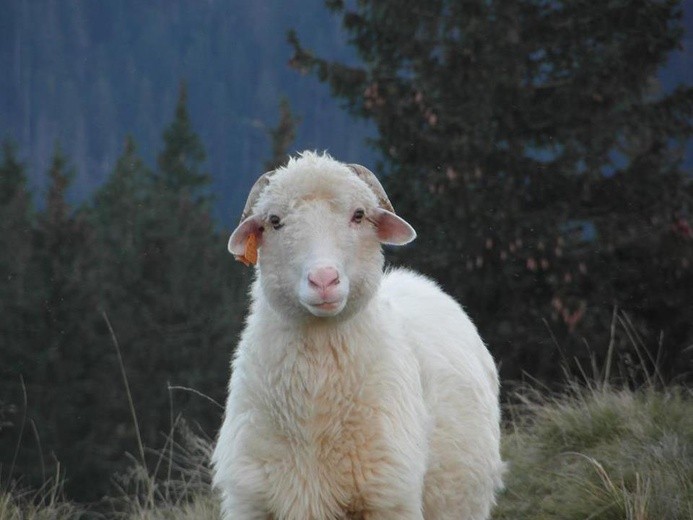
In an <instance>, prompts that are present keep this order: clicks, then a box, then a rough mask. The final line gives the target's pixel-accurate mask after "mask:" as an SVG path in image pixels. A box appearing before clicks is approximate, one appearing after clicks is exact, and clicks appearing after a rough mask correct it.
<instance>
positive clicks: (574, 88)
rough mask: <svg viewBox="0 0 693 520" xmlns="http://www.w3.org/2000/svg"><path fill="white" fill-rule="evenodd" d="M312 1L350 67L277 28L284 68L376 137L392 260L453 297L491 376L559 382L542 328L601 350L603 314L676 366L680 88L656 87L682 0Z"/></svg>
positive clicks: (682, 334) (684, 280) (686, 280)
mask: <svg viewBox="0 0 693 520" xmlns="http://www.w3.org/2000/svg"><path fill="white" fill-rule="evenodd" d="M327 4H328V6H329V7H330V8H331V9H333V10H334V11H336V12H337V13H339V14H340V15H341V16H342V20H343V23H344V27H345V29H346V31H347V33H348V34H349V37H350V42H351V44H352V45H353V47H354V48H355V49H356V51H357V52H358V54H359V56H360V58H361V63H360V64H359V65H345V64H343V63H340V62H332V61H329V60H327V59H324V58H321V57H320V56H316V55H315V54H314V53H313V52H311V51H310V50H309V49H306V48H304V47H303V46H302V45H301V42H300V41H299V39H298V36H297V35H296V34H295V33H291V34H290V35H289V40H290V42H291V44H292V45H293V47H294V56H293V58H292V61H291V63H292V64H293V65H294V67H296V68H297V69H298V70H300V71H302V72H312V73H314V74H315V75H316V76H317V77H318V78H319V79H320V80H321V81H324V82H327V83H329V85H330V86H331V88H332V91H333V93H334V95H335V96H337V97H339V98H340V99H342V100H344V101H345V104H346V105H347V107H348V108H349V110H350V111H351V112H352V113H354V114H356V115H358V116H360V117H364V118H366V119H369V120H372V121H373V122H374V123H375V124H376V126H377V128H378V132H379V135H378V138H377V139H376V141H375V143H376V146H377V147H378V149H379V150H380V152H381V156H382V164H381V165H380V168H378V170H379V173H381V174H384V175H385V176H386V179H385V181H386V185H387V187H388V189H389V190H390V193H391V195H392V198H393V199H394V201H395V202H396V203H397V204H396V207H398V209H399V210H400V211H401V212H402V213H403V214H404V215H406V217H407V218H410V219H412V220H413V221H414V223H415V224H416V226H417V227H418V228H419V230H420V238H419V240H418V241H417V242H418V245H417V246H415V247H414V248H413V249H410V250H405V251H404V252H403V253H402V254H401V255H400V259H401V260H403V261H405V262H408V263H412V264H414V265H416V266H417V267H419V268H421V269H423V270H424V271H426V272H428V273H430V274H433V275H434V276H435V277H436V278H438V279H439V280H441V281H442V282H443V283H444V285H445V286H446V287H447V288H448V290H450V291H452V292H453V293H454V294H455V295H456V296H458V297H459V298H460V300H461V301H462V302H463V304H464V305H465V306H467V308H468V309H469V310H470V312H471V314H472V315H473V317H474V318H476V320H477V322H478V323H479V325H480V327H481V329H482V332H483V334H484V336H485V337H486V338H487V340H488V341H489V343H490V345H491V347H492V348H493V350H494V351H495V353H496V355H497V356H498V357H499V359H501V360H502V362H503V367H504V371H505V376H506V377H508V376H509V377H519V376H520V374H521V370H525V371H528V372H530V373H532V374H535V375H539V376H541V377H544V378H545V379H551V378H555V377H559V376H560V375H561V369H560V363H559V362H558V359H557V358H558V356H557V353H556V349H555V348H554V347H553V346H552V344H553V342H554V340H553V339H551V335H550V333H549V330H548V329H551V333H553V335H554V336H555V337H556V338H557V339H558V341H559V343H562V344H563V345H564V347H565V348H569V347H570V346H571V345H572V343H571V342H573V341H574V344H575V345H574V346H576V348H579V349H580V350H581V352H584V353H585V354H586V349H584V347H582V340H581V337H584V336H587V337H589V338H590V339H591V342H592V343H591V347H592V348H594V349H598V348H599V346H600V345H602V344H603V345H604V346H606V345H607V343H608V341H607V338H605V336H606V332H604V331H608V329H609V327H608V325H609V323H608V322H609V320H610V318H611V315H612V310H613V308H614V306H619V307H620V308H623V309H626V310H627V311H630V312H631V313H633V315H634V316H635V319H636V321H638V323H641V324H642V325H643V330H644V331H646V332H649V333H651V337H653V338H656V337H657V336H658V335H659V333H660V331H662V332H663V333H664V338H665V343H664V348H663V350H662V358H661V360H660V363H661V365H662V366H661V367H660V368H663V369H664V372H667V373H668V374H669V375H672V374H674V373H676V371H677V370H680V367H679V368H677V363H678V362H677V359H679V356H680V355H681V354H683V352H684V349H685V346H686V345H688V344H690V342H691V340H693V326H691V323H690V319H687V318H686V316H690V315H691V313H692V312H693V308H692V307H691V302H690V297H689V295H688V296H687V291H688V289H684V287H690V286H691V280H692V273H691V266H690V262H689V261H687V259H688V258H690V255H691V241H690V239H689V238H686V237H684V236H681V235H680V234H679V235H676V233H677V232H676V231H674V227H672V226H673V223H672V220H676V219H678V220H677V221H681V223H682V224H681V225H682V226H685V224H686V223H687V222H689V219H690V213H689V211H690V207H691V198H690V174H689V173H686V172H684V171H683V170H682V167H681V157H682V156H681V150H682V149H684V148H685V146H686V143H687V142H688V139H689V137H690V135H691V128H692V127H691V116H692V114H693V89H691V88H690V86H679V87H678V88H676V89H674V90H673V91H672V92H664V91H662V89H660V88H658V87H657V84H656V74H657V71H658V69H659V67H661V66H662V64H663V63H664V62H665V61H666V59H667V56H668V55H669V53H670V52H671V51H672V50H674V49H676V48H677V47H679V46H680V44H681V37H682V27H681V3H680V2H679V1H675V0H668V1H664V2H660V1H652V0H638V1H636V2H603V1H601V0H585V1H582V2H568V1H557V2H545V1H542V0H522V1H519V2H517V1H512V2H511V1H505V0H494V1H491V2H488V1H484V0H470V1H464V2H458V1H452V0H450V1H447V0H443V1H437V2H426V3H421V2H415V1H405V2H402V1H399V0H384V1H374V0H364V1H361V2H358V3H356V4H349V6H348V7H347V4H346V3H345V2H343V1H340V0H337V1H334V0H333V1H329V2H327ZM648 252H649V253H648ZM540 338H546V339H545V340H542V339H540ZM552 353H553V355H552ZM574 353H575V354H576V355H577V351H576V352H574ZM571 357H572V356H571Z"/></svg>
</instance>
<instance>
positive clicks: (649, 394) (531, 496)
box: [0, 314, 693, 520]
mask: <svg viewBox="0 0 693 520" xmlns="http://www.w3.org/2000/svg"><path fill="white" fill-rule="evenodd" d="M614 316H615V320H616V318H618V317H617V316H616V314H615V315H614ZM619 320H620V321H619V322H618V323H621V324H626V326H627V320H623V319H620V318H619ZM615 323H616V321H615ZM613 333H615V327H612V334H613ZM626 333H627V334H629V335H632V334H633V331H632V330H627V331H626ZM632 341H634V342H637V338H635V339H632ZM114 344H115V346H116V348H118V347H117V341H116V340H115V337H114ZM634 347H635V348H641V346H639V345H637V344H635V343H634ZM609 351H610V353H611V354H610V355H612V354H613V350H612V349H609ZM641 360H642V358H641ZM594 366H596V363H595V364H594ZM603 366H604V369H603V370H602V371H601V372H599V373H597V371H596V370H595V373H594V374H593V375H592V376H590V377H589V378H588V377H585V378H584V379H583V380H582V381H581V382H578V381H576V380H571V381H570V382H569V383H568V384H567V385H566V388H565V389H564V391H563V392H562V393H560V394H554V395H550V396H547V395H546V393H545V392H542V391H540V390H537V389H536V388H534V389H525V390H523V391H521V392H518V393H517V395H516V399H515V401H514V403H513V404H511V405H509V406H508V407H507V408H506V412H507V413H506V415H507V424H506V431H505V435H504V438H503V454H504V458H505V460H507V461H508V463H509V471H508V473H507V475H506V489H505V490H504V491H503V492H502V493H501V494H500V496H499V501H498V505H497V507H496V509H495V511H494V514H493V519H494V520H549V519H551V520H553V519H560V520H689V519H691V518H693V392H692V391H691V390H690V389H685V388H680V387H675V386H669V387H667V386H665V385H663V384H662V383H661V381H660V378H658V377H657V374H656V372H655V373H650V374H645V376H646V377H644V378H640V380H645V381H646V383H645V385H644V386H643V387H642V388H639V389H635V390H633V389H627V388H624V387H615V386H612V385H611V384H610V383H609V380H610V379H612V377H611V376H612V374H611V373H610V371H611V369H610V367H611V366H613V363H612V362H611V359H607V360H606V362H605V363H604V364H603ZM643 366H645V364H643ZM621 376H622V375H621ZM123 380H124V384H125V386H126V390H127V378H126V376H125V374H124V373H123ZM619 380H621V381H623V377H619ZM132 413H133V419H134V420H136V419H135V417H134V407H132ZM211 447H212V442H211V440H210V439H209V438H205V437H203V436H201V435H200V434H199V433H195V432H193V431H192V430H191V429H190V428H189V427H187V425H186V424H185V423H184V422H183V421H182V420H180V418H172V425H171V433H170V434H169V435H168V437H167V438H166V442H165V444H164V448H163V449H162V450H160V451H158V452H156V453H153V452H149V451H148V450H147V449H146V447H144V446H142V445H141V444H140V445H138V452H139V453H138V455H139V456H138V457H137V458H134V457H133V458H132V465H131V470H130V471H129V472H128V473H127V474H126V475H120V476H118V477H116V478H115V479H114V484H115V486H116V489H117V492H116V493H115V497H113V498H111V499H109V500H107V501H105V502H103V503H102V504H99V505H98V506H97V507H93V508H92V509H91V510H89V511H88V510H86V509H83V508H80V507H78V506H76V505H74V504H70V503H69V502H66V501H64V500H62V498H61V496H62V493H61V486H60V484H59V482H60V481H59V479H58V478H54V479H51V480H50V481H49V482H48V483H47V484H46V485H45V486H44V488H43V489H42V490H40V491H39V492H37V493H33V494H28V493H19V492H17V490H16V489H10V490H5V491H3V490H2V487H1V486H0V520H44V519H45V520H75V519H77V520H79V519H89V520H91V519H92V518H117V519H119V520H218V518H219V505H218V500H217V497H216V495H215V494H214V493H213V491H212V490H211V488H210V481H211V475H210V470H209V465H208V461H209V455H210V453H211ZM148 462H149V466H148ZM97 510H98V511H99V512H98V513H97V512H96V511H97Z"/></svg>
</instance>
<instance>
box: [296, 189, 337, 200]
mask: <svg viewBox="0 0 693 520" xmlns="http://www.w3.org/2000/svg"><path fill="white" fill-rule="evenodd" d="M335 195H336V194H335V192H334V191H332V190H329V191H328V190H316V191H311V192H310V193H306V194H305V195H303V196H302V197H300V198H299V200H301V201H303V202H311V201H314V200H333V199H335Z"/></svg>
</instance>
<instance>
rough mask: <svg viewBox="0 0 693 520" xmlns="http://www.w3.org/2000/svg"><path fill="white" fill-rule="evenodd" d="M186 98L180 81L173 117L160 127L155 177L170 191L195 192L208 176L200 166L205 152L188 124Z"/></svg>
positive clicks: (182, 83)
mask: <svg viewBox="0 0 693 520" xmlns="http://www.w3.org/2000/svg"><path fill="white" fill-rule="evenodd" d="M187 99H188V95H187V88H186V86H185V83H184V82H181V84H180V89H179V93H178V102H177V104H176V109H175V115H174V119H173V121H172V122H171V124H170V125H169V126H168V127H167V128H166V130H164V134H163V138H164V149H163V150H162V151H161V153H160V154H159V156H158V160H157V163H158V166H159V169H158V171H157V172H156V178H157V180H158V181H159V182H160V183H161V184H163V186H165V187H166V188H168V189H169V190H171V191H172V192H176V193H179V192H182V191H186V192H188V193H190V194H191V195H192V194H195V195H196V196H197V195H200V190H201V189H202V188H204V187H205V186H206V185H207V184H208V183H209V180H210V178H209V175H208V174H207V173H205V172H204V171H203V170H202V166H201V165H202V163H203V162H204V160H205V155H206V154H205V151H204V148H203V146H202V142H201V141H200V138H199V137H198V135H197V134H196V133H195V131H194V130H193V128H192V123H191V121H190V116H189V115H188V108H187Z"/></svg>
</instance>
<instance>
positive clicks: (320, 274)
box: [308, 267, 339, 289]
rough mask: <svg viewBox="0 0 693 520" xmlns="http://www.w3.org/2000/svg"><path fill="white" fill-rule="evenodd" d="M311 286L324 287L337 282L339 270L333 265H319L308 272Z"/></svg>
mask: <svg viewBox="0 0 693 520" xmlns="http://www.w3.org/2000/svg"><path fill="white" fill-rule="evenodd" d="M308 283H309V284H310V285H311V287H315V288H318V289H326V288H328V287H331V286H333V285H338V284H339V272H338V271H337V270H336V269H335V268H334V267H321V268H319V269H315V270H314V271H312V272H310V273H309V274H308Z"/></svg>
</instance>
